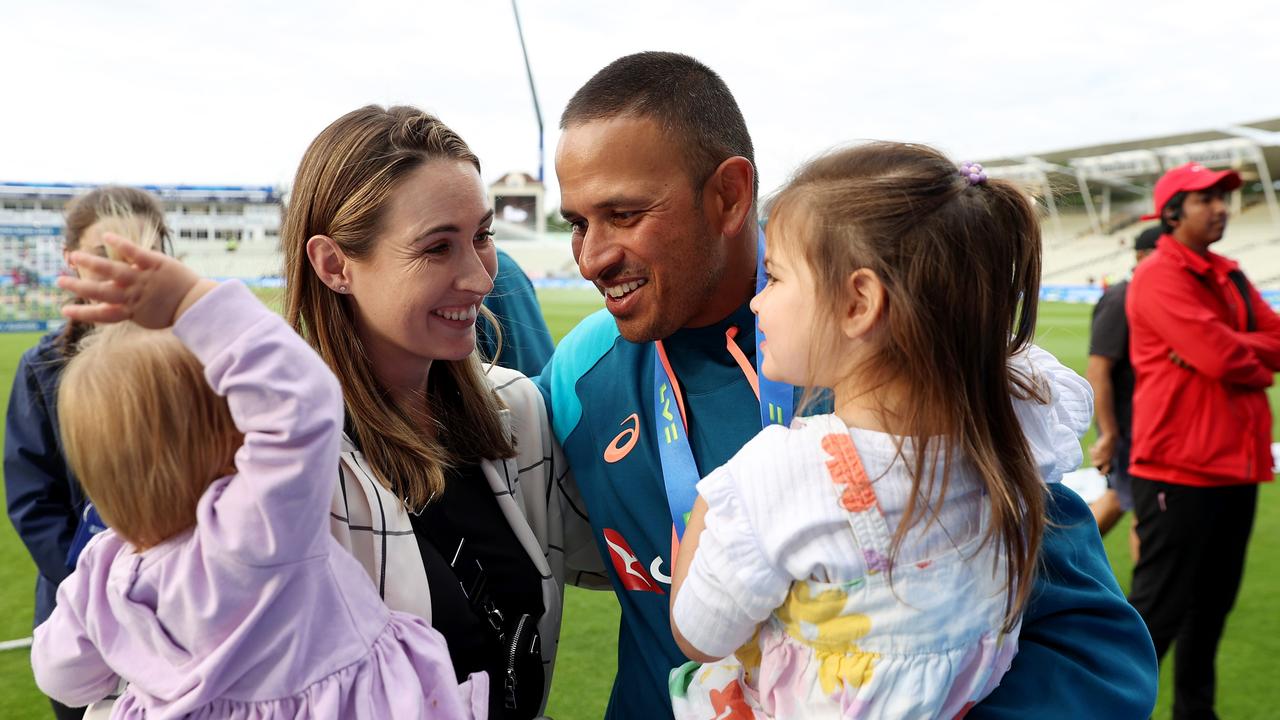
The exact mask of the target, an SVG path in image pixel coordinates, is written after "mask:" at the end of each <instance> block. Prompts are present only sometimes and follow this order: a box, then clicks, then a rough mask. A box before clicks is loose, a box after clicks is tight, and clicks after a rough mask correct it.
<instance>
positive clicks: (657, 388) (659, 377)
mask: <svg viewBox="0 0 1280 720" xmlns="http://www.w3.org/2000/svg"><path fill="white" fill-rule="evenodd" d="M764 286H765V272H764V232H763V231H761V232H760V233H759V235H758V236H757V239H756V294H759V293H760V292H761V291H762V290H764ZM755 334H756V366H755V367H761V366H762V364H763V362H764V355H763V353H762V352H761V350H760V343H762V342H764V333H762V332H761V331H760V319H759V318H758V317H757V318H756V322H755ZM737 335H738V328H736V327H731V328H729V329H728V330H727V331H726V332H725V346H726V348H727V349H728V351H729V354H730V355H732V356H733V359H734V360H736V361H737V363H738V367H739V368H740V369H741V370H742V374H743V375H745V376H746V378H747V382H748V383H750V385H751V390H752V391H753V392H755V395H756V400H757V401H758V402H759V403H760V427H761V428H765V427H768V426H769V425H783V426H786V425H790V424H791V416H792V413H793V411H794V403H795V388H793V387H792V386H791V385H788V384H786V383H780V382H776V381H773V380H770V379H769V378H766V377H764V376H763V375H757V374H756V370H755V368H753V367H752V366H751V362H750V361H748V360H747V357H746V355H744V354H743V352H742V350H740V349H739V348H738V344H737V343H736V342H734V340H735V338H736V337H737ZM653 350H654V360H653V405H654V427H656V428H657V432H658V457H659V458H660V459H661V461H662V479H663V484H664V485H666V489H667V506H668V507H669V508H670V509H671V520H672V523H673V525H674V537H673V539H672V545H673V553H672V554H673V557H674V546H675V545H676V544H677V543H678V541H679V539H680V538H682V537H684V529H685V526H686V525H687V524H688V522H689V513H690V512H692V511H693V502H694V500H696V499H697V498H698V491H697V489H696V487H695V486H696V485H697V484H698V480H699V479H701V477H702V476H701V474H700V473H699V472H698V463H697V461H696V460H694V457H693V447H692V446H691V445H689V414H688V412H687V411H686V410H685V406H684V397H683V396H682V395H681V394H680V384H679V381H678V380H677V379H676V373H675V370H674V369H673V368H672V367H671V363H670V361H669V360H668V359H667V350H666V348H665V347H663V344H662V341H661V340H657V341H655V342H654V343H653ZM677 414H678V415H679V422H676V419H677V418H676V416H677Z"/></svg>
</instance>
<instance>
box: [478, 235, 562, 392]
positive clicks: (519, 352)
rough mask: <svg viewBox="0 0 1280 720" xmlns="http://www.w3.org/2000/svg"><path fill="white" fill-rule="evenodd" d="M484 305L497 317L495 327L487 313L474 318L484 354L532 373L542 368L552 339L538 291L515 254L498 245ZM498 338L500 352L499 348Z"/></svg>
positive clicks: (503, 365) (553, 344)
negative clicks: (496, 327)
mask: <svg viewBox="0 0 1280 720" xmlns="http://www.w3.org/2000/svg"><path fill="white" fill-rule="evenodd" d="M484 306H485V307H487V308H489V311H490V312H492V313H493V316H494V317H495V318H496V319H497V320H498V331H499V332H500V334H499V332H495V331H494V325H493V323H491V322H490V319H489V317H488V316H486V315H481V316H479V317H477V318H476V341H477V343H478V344H479V346H480V353H481V355H483V356H484V357H486V358H489V359H493V358H497V360H498V364H499V365H501V366H502V367H505V368H510V369H512V370H517V371H519V372H520V373H521V374H523V375H527V376H529V377H533V376H535V375H537V374H538V373H539V372H541V371H542V367H543V366H544V365H546V364H547V360H548V359H549V358H550V357H551V351H552V350H553V349H554V348H555V343H554V342H552V340H551V331H549V330H548V329H547V321H546V320H545V319H543V317H542V307H541V306H540V305H539V304H538V295H537V293H535V292H534V290H533V283H531V282H529V276H528V275H525V273H524V270H522V269H520V265H518V264H517V263H516V261H515V259H514V258H512V257H511V256H510V255H508V254H506V253H505V252H503V251H502V248H498V274H497V276H495V277H494V278H493V290H492V291H491V292H490V293H489V294H488V295H487V296H485V299H484ZM499 338H501V352H499V351H498V350H499Z"/></svg>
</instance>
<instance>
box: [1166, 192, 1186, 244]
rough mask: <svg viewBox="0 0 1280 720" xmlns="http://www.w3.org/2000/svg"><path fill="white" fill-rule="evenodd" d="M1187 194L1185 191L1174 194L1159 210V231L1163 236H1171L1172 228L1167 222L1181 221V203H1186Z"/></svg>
mask: <svg viewBox="0 0 1280 720" xmlns="http://www.w3.org/2000/svg"><path fill="white" fill-rule="evenodd" d="M1188 194H1189V193H1188V192H1187V191H1185V190H1182V191H1179V192H1176V193H1174V194H1173V197H1171V198H1169V200H1168V201H1167V202H1165V204H1164V207H1163V208H1161V209H1160V230H1161V232H1163V233H1164V234H1166V235H1172V234H1173V226H1172V225H1170V224H1169V221H1171V220H1181V219H1182V203H1184V202H1186V200H1187V195H1188Z"/></svg>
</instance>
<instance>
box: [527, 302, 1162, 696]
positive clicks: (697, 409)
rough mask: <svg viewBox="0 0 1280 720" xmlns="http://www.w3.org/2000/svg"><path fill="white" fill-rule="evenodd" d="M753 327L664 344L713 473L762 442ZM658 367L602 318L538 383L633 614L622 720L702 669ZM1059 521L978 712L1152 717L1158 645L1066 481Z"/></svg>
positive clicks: (693, 443)
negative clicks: (668, 483) (679, 637)
mask: <svg viewBox="0 0 1280 720" xmlns="http://www.w3.org/2000/svg"><path fill="white" fill-rule="evenodd" d="M732 327H736V328H737V334H736V337H734V338H733V339H732V340H728V339H727V336H726V332H727V331H728V330H729V329H730V328H732ZM754 330H755V319H754V316H753V315H752V313H751V311H750V309H749V307H748V306H747V305H745V304H744V305H743V306H742V307H740V308H739V309H738V310H737V311H735V312H734V313H733V314H732V315H730V316H729V317H728V318H726V319H725V320H723V321H721V322H719V323H716V324H715V325H712V326H709V327H703V328H685V329H681V330H679V331H677V332H676V333H674V334H673V335H671V336H670V337H668V338H666V339H664V341H663V344H664V346H665V349H666V353H667V358H668V360H669V362H670V365H671V369H672V371H673V373H674V374H675V375H676V376H677V378H678V383H679V385H680V386H681V388H682V390H683V398H684V402H685V409H686V418H687V422H688V428H687V432H688V440H689V444H690V447H691V449H692V451H693V456H694V459H695V461H696V463H697V466H698V470H699V471H700V472H701V474H703V475H706V474H709V473H710V472H711V471H712V470H714V469H716V468H717V467H719V466H720V465H722V464H724V463H725V462H726V461H728V460H729V459H730V458H731V457H732V456H733V455H734V454H735V453H737V451H738V450H739V449H741V448H742V446H743V445H744V444H746V442H747V441H748V440H750V439H751V438H752V437H754V436H755V435H756V433H758V432H760V414H759V412H758V408H759V405H758V401H757V399H756V396H755V394H754V392H753V391H752V389H751V386H750V384H749V382H748V380H747V378H746V376H745V375H744V374H743V372H742V370H741V369H740V368H739V366H738V364H737V361H735V360H734V358H733V356H732V355H730V353H729V352H728V350H727V346H726V342H727V341H731V342H734V343H736V344H737V346H738V348H740V349H741V350H742V353H743V354H744V355H745V356H746V357H747V358H749V359H750V360H751V362H752V363H753V364H754V360H755V338H754V335H755V332H754ZM654 362H655V353H654V347H653V343H632V342H629V341H627V340H626V339H625V338H623V337H622V336H621V335H620V334H619V332H618V328H617V325H616V323H615V322H614V319H613V317H612V316H611V315H610V314H609V313H608V311H607V310H601V311H599V312H597V313H595V314H593V315H591V316H590V317H588V318H587V319H586V320H584V321H583V322H582V323H581V324H580V325H579V326H578V327H577V328H575V329H574V330H573V331H572V332H571V333H569V335H568V336H566V337H565V338H564V339H563V340H562V341H561V342H560V344H559V346H557V348H556V350H555V353H554V354H553V355H552V358H551V361H550V362H549V363H548V365H547V367H546V368H545V369H544V370H543V373H542V375H541V376H540V377H539V378H537V383H538V385H539V386H540V388H541V389H542V392H543V394H544V396H545V397H546V400H547V406H548V412H549V414H550V418H551V424H552V427H553V429H554V431H555V435H556V438H557V439H558V440H559V442H560V444H561V445H562V447H563V448H564V451H565V455H566V457H567V458H568V460H569V465H570V467H571V468H572V470H573V473H574V476H575V478H576V480H577V483H578V486H579V489H580V490H581V493H582V497H583V499H584V501H585V503H586V509H587V512H588V513H589V514H590V518H591V525H592V529H593V532H594V535H595V539H596V542H597V544H598V547H599V550H600V554H601V557H605V558H608V559H609V560H610V561H611V562H610V563H606V567H607V568H609V575H610V580H611V582H612V583H613V588H614V590H615V591H616V593H617V596H618V601H619V603H620V605H621V608H622V617H621V623H620V626H619V629H618V674H617V676H616V678H615V679H614V685H613V693H612V695H611V697H610V700H609V707H608V710H607V712H606V717H608V718H611V719H612V718H626V719H630V718H636V719H641V718H643V719H645V720H650V719H652V718H666V717H671V715H672V710H671V697H670V692H669V689H668V688H669V684H668V677H669V674H670V671H671V670H672V669H673V668H676V667H679V666H681V665H683V664H684V663H685V662H686V660H687V659H686V658H685V657H684V654H683V653H681V652H680V650H679V648H678V647H677V646H676V644H675V640H674V639H673V638H672V635H671V626H670V619H669V602H670V597H669V594H670V591H671V585H670V583H671V577H670V576H671V572H672V567H671V545H672V517H671V513H670V510H669V508H668V504H667V495H666V490H665V486H664V478H663V473H662V462H661V458H660V455H659V443H660V442H662V439H661V438H662V436H661V432H662V431H663V430H665V429H666V428H665V425H667V424H668V423H667V422H666V421H664V419H663V418H662V413H661V408H660V406H658V405H657V404H656V403H655V393H654ZM694 481H696V479H694ZM1049 522H1050V523H1051V525H1050V527H1049V528H1047V532H1046V539H1045V546H1044V548H1045V549H1044V553H1043V556H1044V560H1043V562H1042V564H1041V569H1040V573H1039V574H1038V575H1037V581H1036V587H1035V589H1034V591H1033V599H1032V603H1031V605H1030V606H1029V607H1028V608H1027V611H1026V613H1025V615H1024V619H1023V636H1022V640H1021V642H1020V644H1019V657H1018V658H1017V659H1015V662H1014V666H1013V668H1012V669H1011V670H1010V672H1009V673H1008V674H1007V675H1006V676H1005V679H1004V682H1003V683H1002V685H1001V687H999V688H997V689H996V691H995V692H994V693H993V694H992V695H991V696H989V697H988V698H987V699H986V700H985V701H984V702H983V704H982V705H980V706H978V707H976V708H974V710H973V711H972V712H971V713H970V715H969V717H970V718H1017V717H1049V718H1054V717H1062V718H1067V717H1094V718H1129V717H1138V716H1145V714H1146V713H1149V712H1150V709H1151V706H1152V705H1153V704H1154V700H1155V687H1156V662H1155V653H1154V649H1153V648H1152V645H1151V639H1150V636H1149V635H1148V634H1147V632H1146V627H1145V625H1143V623H1142V620H1141V618H1140V617H1139V616H1138V615H1137V614H1136V612H1134V611H1133V609H1132V608H1131V607H1130V606H1129V604H1128V603H1127V602H1126V601H1125V599H1124V595H1123V594H1122V593H1121V592H1120V589H1119V587H1118V586H1117V585H1116V582H1115V579H1114V577H1113V576H1112V575H1111V570H1110V566H1109V565H1108V563H1107V560H1106V556H1105V554H1104V553H1103V550H1102V543H1101V540H1100V538H1099V536H1098V531H1097V526H1096V525H1095V524H1094V523H1093V519H1092V515H1091V514H1090V513H1089V509H1088V506H1087V505H1085V504H1084V503H1083V502H1082V501H1081V500H1080V499H1079V498H1078V497H1077V496H1075V495H1074V493H1072V492H1071V491H1070V490H1066V489H1064V488H1062V487H1061V486H1059V485H1057V484H1054V485H1052V486H1051V492H1050V503H1049ZM1055 523H1056V524H1057V526H1056V527H1055V526H1054V524H1055Z"/></svg>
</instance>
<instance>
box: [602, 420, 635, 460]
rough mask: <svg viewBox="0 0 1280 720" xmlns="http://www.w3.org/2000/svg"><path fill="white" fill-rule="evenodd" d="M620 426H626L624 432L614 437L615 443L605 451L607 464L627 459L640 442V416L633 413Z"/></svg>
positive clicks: (611, 443)
mask: <svg viewBox="0 0 1280 720" xmlns="http://www.w3.org/2000/svg"><path fill="white" fill-rule="evenodd" d="M627 423H631V424H630V426H627ZM618 424H619V425H622V426H624V427H623V429H622V432H620V433H618V434H617V435H616V436H614V438H613V441H612V442H610V443H609V444H608V445H607V446H606V447H605V449H604V461H605V462H607V463H616V462H618V461H619V460H621V459H622V458H624V457H626V456H627V455H628V454H630V453H631V450H632V449H634V448H635V446H636V442H638V441H639V440H640V416H639V415H637V414H636V413H631V415H629V416H628V417H627V419H626V420H623V421H622V422H620V423H618Z"/></svg>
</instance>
